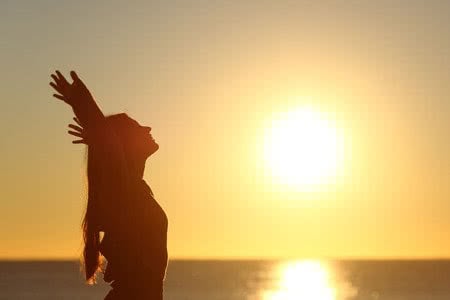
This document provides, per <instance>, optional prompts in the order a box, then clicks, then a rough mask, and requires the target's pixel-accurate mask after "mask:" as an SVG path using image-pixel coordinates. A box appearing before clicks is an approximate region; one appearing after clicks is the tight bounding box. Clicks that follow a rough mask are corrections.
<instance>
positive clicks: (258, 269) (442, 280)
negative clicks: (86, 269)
mask: <svg viewBox="0 0 450 300" xmlns="http://www.w3.org/2000/svg"><path fill="white" fill-rule="evenodd" d="M108 290H109V286H108V285H106V284H105V283H103V282H102V280H101V278H100V280H99V283H98V284H97V285H95V286H87V285H86V284H84V282H83V277H82V274H81V273H80V267H79V263H78V262H75V261H34V262H33V261H3V262H0V299H1V300H3V299H5V300H6V299H7V300H12V299H24V300H25V299H27V300H28V299H30V300H31V299H34V300H41V299H42V300H43V299H46V300H51V299H92V300H94V299H103V298H104V296H105V295H106V294H107V292H108ZM164 295H165V297H164V299H165V300H184V299H186V300H188V299H195V300H219V299H220V300H235V299H236V300H238V299H242V300H259V299H261V300H444V299H445V300H448V299H450V261H446V260H423V261H420V260H419V261H406V260H403V261H395V260H391V261H381V260H379V261H369V260H367V261H362V260H359V261H353V260H334V261H320V260H291V261H269V260H239V261H212V260H171V261H170V262H169V266H168V269H167V275H166V281H165V285H164Z"/></svg>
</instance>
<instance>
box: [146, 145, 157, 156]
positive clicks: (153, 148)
mask: <svg viewBox="0 0 450 300" xmlns="http://www.w3.org/2000/svg"><path fill="white" fill-rule="evenodd" d="M158 149H159V145H158V144H157V143H156V142H155V141H153V142H152V143H151V145H150V146H149V151H148V152H149V154H148V156H150V155H152V154H153V153H155V152H156V151H158Z"/></svg>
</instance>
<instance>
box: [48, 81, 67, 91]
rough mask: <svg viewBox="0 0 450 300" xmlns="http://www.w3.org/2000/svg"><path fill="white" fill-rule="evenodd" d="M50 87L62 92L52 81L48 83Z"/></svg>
mask: <svg viewBox="0 0 450 300" xmlns="http://www.w3.org/2000/svg"><path fill="white" fill-rule="evenodd" d="M49 84H50V86H51V87H52V88H54V89H55V90H56V91H57V92H58V93H60V94H64V93H63V91H62V89H61V87H60V86H59V85H57V84H56V83H54V82H50V83H49Z"/></svg>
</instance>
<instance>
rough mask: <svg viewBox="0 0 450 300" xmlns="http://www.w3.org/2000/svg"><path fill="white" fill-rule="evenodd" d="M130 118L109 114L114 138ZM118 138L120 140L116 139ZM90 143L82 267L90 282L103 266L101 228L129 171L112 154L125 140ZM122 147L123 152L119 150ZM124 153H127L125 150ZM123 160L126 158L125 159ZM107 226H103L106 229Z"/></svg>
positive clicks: (83, 225)
mask: <svg viewBox="0 0 450 300" xmlns="http://www.w3.org/2000/svg"><path fill="white" fill-rule="evenodd" d="M127 118H129V117H128V116H127V115H126V114H116V115H111V116H108V117H106V124H107V126H109V127H110V130H114V132H111V133H113V134H114V135H115V138H120V137H121V135H123V132H124V129H125V130H126V126H125V124H124V122H123V121H124V120H125V119H127ZM116 142H117V141H116ZM88 144H89V145H88V147H87V185H88V187H87V190H88V192H87V205H86V211H85V215H84V218H83V222H82V230H83V241H84V250H83V267H84V272H85V277H86V281H87V283H88V284H94V283H95V282H96V273H97V271H99V270H100V268H101V265H102V261H101V255H100V231H102V227H103V226H105V224H101V223H102V222H104V220H105V218H108V217H111V216H112V212H113V211H114V210H116V211H117V207H115V206H114V203H115V202H116V201H111V200H112V199H111V198H112V197H120V195H119V194H118V193H117V192H118V191H119V193H120V192H121V190H123V192H125V185H124V184H126V181H127V179H128V178H127V174H121V173H123V171H124V168H120V167H119V166H117V164H118V162H117V161H116V160H117V157H114V156H112V155H111V154H112V153H113V152H115V153H116V155H117V153H122V152H123V148H122V147H123V145H122V143H112V144H109V143H106V144H102V143H95V142H89V143H88ZM111 147H121V148H122V149H111ZM120 151H122V152H120ZM122 154H124V153H122ZM122 163H123V161H122ZM113 186H114V192H115V194H114V195H113V194H112V191H111V187H113ZM103 230H104V229H103Z"/></svg>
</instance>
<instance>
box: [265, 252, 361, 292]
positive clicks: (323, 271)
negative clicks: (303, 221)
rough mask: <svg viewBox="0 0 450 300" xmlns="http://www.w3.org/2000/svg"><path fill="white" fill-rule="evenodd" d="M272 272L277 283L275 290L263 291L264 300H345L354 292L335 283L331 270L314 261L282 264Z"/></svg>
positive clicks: (324, 264) (341, 284)
mask: <svg viewBox="0 0 450 300" xmlns="http://www.w3.org/2000/svg"><path fill="white" fill-rule="evenodd" d="M274 272H277V273H278V278H279V282H278V284H277V286H276V289H275V290H266V291H264V292H263V294H262V299H264V300H300V299H308V300H344V299H351V298H352V296H354V295H355V293H356V291H355V290H352V289H351V288H350V289H349V287H348V286H346V284H345V282H344V285H343V283H342V282H339V280H337V279H336V278H335V276H334V274H333V272H332V270H331V268H330V267H329V266H328V265H327V264H326V263H324V262H321V261H316V260H305V261H292V262H287V263H282V264H280V265H279V266H278V268H277V270H274Z"/></svg>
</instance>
